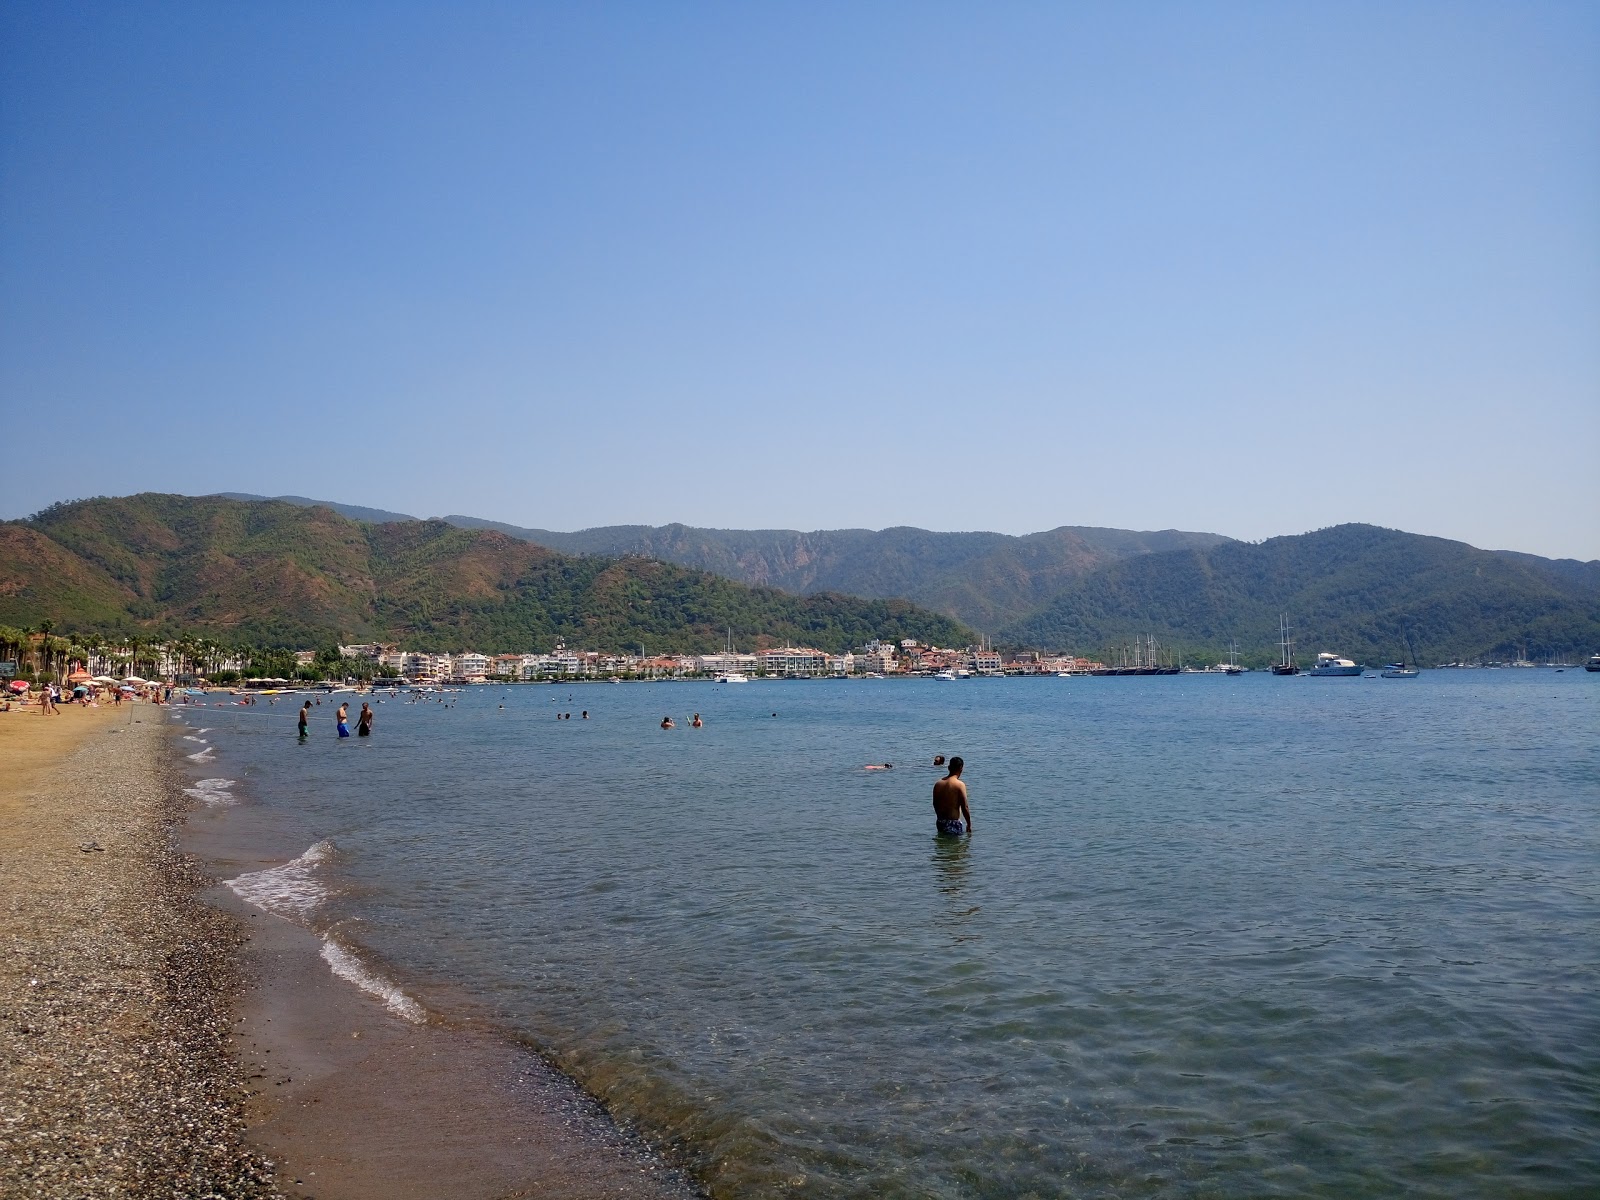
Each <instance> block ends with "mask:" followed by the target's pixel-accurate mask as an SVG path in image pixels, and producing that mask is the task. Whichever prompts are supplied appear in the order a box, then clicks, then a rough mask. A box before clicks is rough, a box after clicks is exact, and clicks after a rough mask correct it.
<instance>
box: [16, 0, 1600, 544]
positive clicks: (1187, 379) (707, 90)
mask: <svg viewBox="0 0 1600 1200" xmlns="http://www.w3.org/2000/svg"><path fill="white" fill-rule="evenodd" d="M0 55H3V62H0V405H3V409H4V413H5V416H6V425H7V430H8V434H9V437H8V438H7V442H8V445H9V451H10V452H9V454H8V455H7V466H6V469H5V470H4V471H3V472H0V517H8V518H9V517H17V516H22V515H25V514H26V513H28V512H31V511H34V510H36V509H38V508H41V507H43V506H44V505H46V504H48V503H50V502H52V501H55V500H59V499H66V498H71V497H76V496H83V495H94V494H123V493H127V492H134V491H144V490H160V491H177V492H188V493H204V492H211V491H222V490H239V491H249V492H259V493H265V494H279V493H301V494H305V495H311V496H316V497H319V498H328V499H336V500H343V501H347V502H350V503H356V504H367V505H372V506H375V507H381V508H390V509H397V510H400V511H404V512H411V513H416V514H419V515H438V514H444V513H466V514H470V515H476V516H485V517H492V518H496V519H499V520H504V521H511V522H515V523H517V524H523V525H535V526H543V527H546V528H556V529H570V528H579V527H583V526H592V525H603V524H615V523H633V522H639V523H649V524H661V523H665V522H669V521H683V522H686V523H689V524H697V525H715V526H732V527H743V528H749V527H787V528H805V529H814V528H833V527H840V526H870V527H874V528H876V527H882V526H886V525H897V524H907V525H919V526H924V527H928V528H934V529H997V530H1003V531H1006V532H1011V533H1021V532H1028V531H1031V530H1037V529H1045V528H1051V527H1054V526H1057V525H1063V524H1083V525H1109V526H1119V527H1128V528H1166V527H1172V526H1176V527H1179V528H1186V529H1203V530H1209V531H1215V532H1218V533H1225V534H1230V535H1232V536H1235V537H1245V538H1260V537H1266V536H1271V535H1274V534H1280V533H1298V532H1302V531H1304V530H1307V529H1312V528H1317V527H1321V526H1326V525H1332V524H1337V523H1341V522H1345V521H1369V522H1373V523H1376V524H1381V525H1387V526H1393V527H1398V528H1402V529H1408V530H1413V531H1416V532H1420V533H1430V534H1439V535H1443V536H1447V537H1455V538H1460V539H1463V540H1465V541H1468V542H1472V543H1473V544H1475V545H1479V546H1485V547H1493V548H1511V549H1520V550H1527V551H1532V552H1535V553H1541V554H1549V555H1560V556H1576V557H1581V558H1595V557H1600V467H1597V465H1596V455H1597V452H1600V6H1597V5H1595V4H1592V3H1548V2H1539V0H1532V2H1517V3H1497V4H1483V3H1471V2H1458V3H1371V4H1364V3H1341V4H1296V3H1259V4H1246V3H1213V4H1203V3H1184V4H1179V3H1162V2H1152V3H1148V4H1140V5H1122V4H1110V3H1105V4H1089V3H1079V4H1044V3H1029V4H1004V3H1002V4H982V5H980V4H969V5H955V4H938V3H931V4H930V3H917V4H909V3H907V4H871V3H869V4H850V5H845V4H821V5H817V4H807V5H737V4H683V5H662V4H616V3H612V4H531V3H530V4H523V3H507V4H482V3H470V2H469V3H452V4H448V5H446V4H442V3H433V4H405V3H385V4H381V5H379V4H361V3H346V4H339V5H319V4H307V3H281V4H272V5H265V4H255V5H232V4H230V5H214V4H199V3H177V4H161V5H153V4H146V5H129V4H108V5H83V4H74V3H48V4H46V3H15V2H9V3H6V4H5V5H4V6H3V7H0Z"/></svg>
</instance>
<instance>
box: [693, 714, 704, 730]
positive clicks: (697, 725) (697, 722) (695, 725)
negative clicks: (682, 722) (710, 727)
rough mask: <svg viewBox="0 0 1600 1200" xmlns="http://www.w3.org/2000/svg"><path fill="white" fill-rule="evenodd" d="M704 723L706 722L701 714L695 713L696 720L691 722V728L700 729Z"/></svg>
mask: <svg viewBox="0 0 1600 1200" xmlns="http://www.w3.org/2000/svg"><path fill="white" fill-rule="evenodd" d="M704 724H705V722H704V721H702V720H701V719H700V714H699V713H695V715H694V720H692V721H690V722H689V727H690V728H691V729H699V728H700V727H701V726H703V725H704Z"/></svg>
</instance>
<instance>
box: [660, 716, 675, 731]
mask: <svg viewBox="0 0 1600 1200" xmlns="http://www.w3.org/2000/svg"><path fill="white" fill-rule="evenodd" d="M677 727H678V725H677V722H676V721H674V720H673V719H672V718H671V717H662V718H661V728H663V729H676V728H677Z"/></svg>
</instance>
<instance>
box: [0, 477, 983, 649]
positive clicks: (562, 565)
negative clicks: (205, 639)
mask: <svg viewBox="0 0 1600 1200" xmlns="http://www.w3.org/2000/svg"><path fill="white" fill-rule="evenodd" d="M45 618H49V619H51V620H53V621H54V622H55V623H56V627H57V629H58V630H59V631H60V632H79V631H81V632H103V633H110V632H138V631H143V632H147V633H163V632H171V633H178V632H183V633H193V634H205V635H207V636H212V637H218V638H223V639H229V640H234V641H248V642H252V643H264V644H274V645H288V646H310V645H314V644H325V643H327V642H329V641H332V640H339V641H344V642H350V641H369V640H374V639H378V640H394V641H404V642H405V643H406V644H407V645H408V646H410V647H413V648H416V649H421V650H427V649H440V650H446V649H461V648H463V647H471V648H473V649H476V650H479V651H482V652H485V653H491V652H511V651H527V650H534V649H541V650H542V649H548V648H549V647H550V645H551V644H552V643H553V642H554V641H555V640H557V639H563V640H565V641H567V642H568V643H570V644H572V645H577V646H583V647H585V648H590V649H602V650H621V649H625V648H630V647H632V648H637V647H638V646H639V645H641V644H643V645H645V646H646V647H647V648H649V649H650V650H652V651H661V652H665V651H671V650H676V651H684V652H689V651H696V650H710V649H715V648H716V647H718V646H720V645H721V644H722V641H723V638H724V636H725V632H726V630H727V629H728V628H729V627H731V628H732V629H733V632H734V636H735V638H736V639H737V640H738V641H739V643H740V646H741V648H742V649H747V650H748V649H753V648H756V647H758V646H765V645H772V644H778V643H782V642H786V641H787V642H794V643H796V644H805V645H812V646H817V647H819V648H821V649H825V650H834V651H837V650H843V649H845V648H847V647H850V646H854V645H859V644H861V643H862V642H864V641H867V640H869V639H871V638H874V637H882V638H894V639H900V638H907V637H912V638H917V639H919V640H922V641H928V642H935V643H938V644H942V645H964V644H966V643H967V642H969V641H971V640H972V639H973V637H974V635H973V634H972V632H971V631H970V630H968V629H966V628H964V627H963V626H962V625H960V624H959V623H958V622H956V621H954V620H951V619H950V618H948V617H945V616H940V615H938V614H936V613H932V612H929V611H927V610H925V609H921V608H918V607H917V606H915V605H913V604H910V603H908V602H906V601H904V600H892V599H872V600H863V599H860V598H858V597H854V596H846V595H840V594H837V593H831V592H825V593H818V594H814V595H808V596H794V595H789V594H786V593H784V592H781V591H777V590H775V589H772V588H751V587H745V586H743V585H741V584H738V583H735V582H732V581H730V580H727V579H724V578H721V577H719V576H717V575H714V574H711V573H709V572H706V571H699V570H691V569H686V568H684V567H680V566H676V565H673V564H671V563H664V562H656V561H650V560H647V559H642V558H622V559H618V558H611V557H602V556H586V557H573V556H569V555H565V554H560V553H556V552H555V551H552V550H549V549H547V548H544V547H541V546H538V545H534V544H533V543H531V542H528V541H524V540H522V539H519V538H514V537H511V536H509V535H507V534H504V533H501V532H498V531H496V530H490V529H462V528H458V527H456V526H452V525H450V524H448V523H446V522H444V521H410V520H406V521H397V522H384V523H368V522H360V521H355V520H351V519H350V518H348V517H346V516H342V515H340V514H339V513H336V512H334V511H332V510H331V509H328V508H323V507H306V506H302V505H295V504H290V503H279V502H276V501H241V500H233V499H228V498H225V497H221V496H208V497H188V496H169V495H159V494H154V493H145V494H142V495H138V496H128V497H120V498H113V499H104V498H102V499H95V500H81V501H75V502H73V503H70V504H60V505H55V506H53V507H51V508H49V509H47V510H45V511H44V512H42V513H39V514H36V515H35V516H34V517H33V518H30V519H29V520H27V521H10V522H5V523H3V524H0V623H5V624H14V625H32V624H35V623H37V622H38V621H40V620H43V619H45Z"/></svg>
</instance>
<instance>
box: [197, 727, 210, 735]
mask: <svg viewBox="0 0 1600 1200" xmlns="http://www.w3.org/2000/svg"><path fill="white" fill-rule="evenodd" d="M195 732H196V733H210V732H211V726H209V725H207V726H206V727H205V728H204V729H196V730H195Z"/></svg>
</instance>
